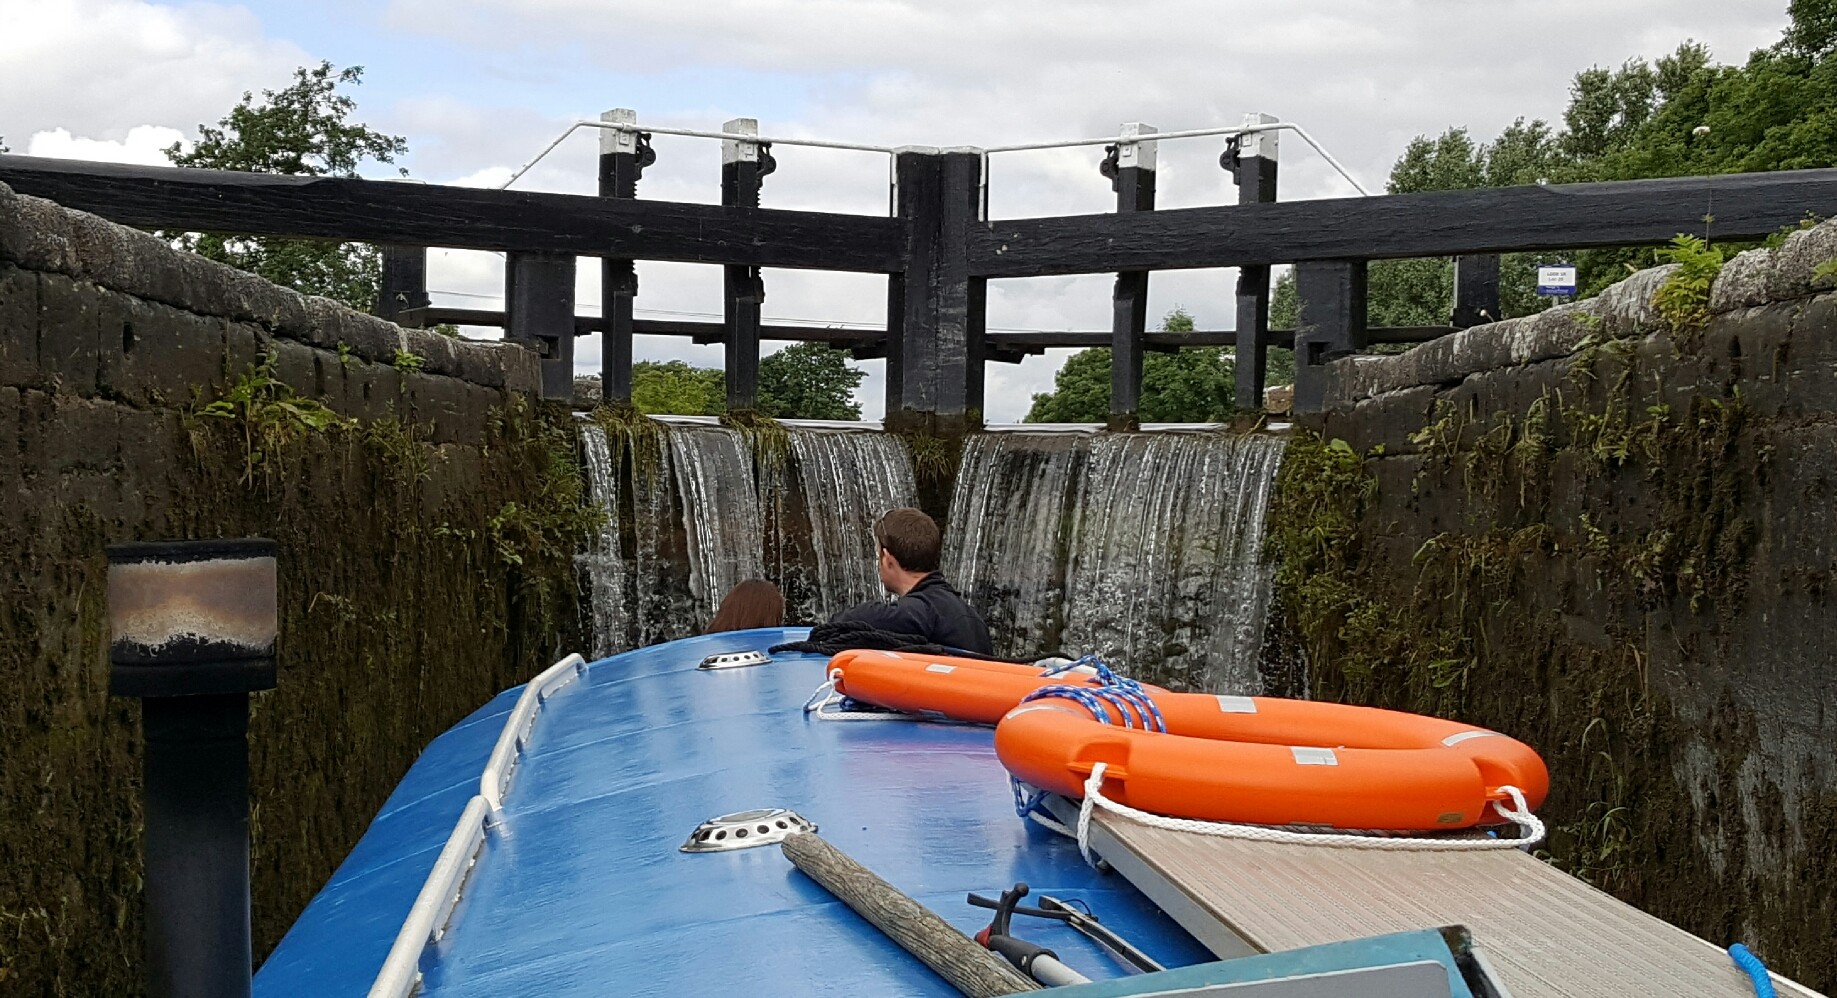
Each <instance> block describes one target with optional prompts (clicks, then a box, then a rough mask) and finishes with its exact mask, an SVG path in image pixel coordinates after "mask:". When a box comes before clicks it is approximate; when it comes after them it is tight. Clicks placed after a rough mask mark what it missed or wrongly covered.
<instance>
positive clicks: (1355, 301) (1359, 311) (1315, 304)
mask: <svg viewBox="0 0 1837 998" xmlns="http://www.w3.org/2000/svg"><path fill="white" fill-rule="evenodd" d="M1295 294H1296V296H1297V297H1298V298H1300V299H1301V319H1300V321H1299V322H1298V323H1297V325H1296V329H1295V412H1297V413H1307V412H1320V411H1321V410H1322V409H1324V408H1326V399H1327V364H1328V363H1329V362H1330V361H1332V360H1335V359H1337V358H1339V357H1344V356H1346V355H1348V354H1351V353H1353V352H1355V351H1358V350H1361V349H1363V348H1364V347H1365V261H1363V260H1308V261H1303V262H1301V263H1297V264H1295Z"/></svg>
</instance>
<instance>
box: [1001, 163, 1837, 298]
mask: <svg viewBox="0 0 1837 998" xmlns="http://www.w3.org/2000/svg"><path fill="white" fill-rule="evenodd" d="M1807 213H1810V214H1814V215H1819V216H1825V217H1829V216H1832V215H1837V170H1829V169H1826V170H1787V171H1780V172H1776V173H1747V174H1728V175H1724V176H1715V177H1683V178H1676V179H1666V180H1629V181H1616V182H1613V183H1599V184H1551V185H1543V186H1527V187H1498V188H1487V189H1478V190H1464V191H1437V192H1434V193H1427V194H1391V195H1386V196H1383V197H1372V198H1334V199H1329V200H1321V201H1288V202H1278V203H1274V204H1249V205H1232V206H1225V207H1210V208H1179V209H1163V210H1160V211H1153V212H1131V213H1127V214H1116V215H1109V214H1106V215H1071V216H1065V217H1060V218H1019V219H1004V220H1001V221H995V222H988V223H984V224H980V225H976V226H974V227H973V228H972V229H971V232H970V236H969V257H970V259H969V269H970V273H971V274H972V275H973V276H977V277H997V278H1002V277H1043V276H1049V275H1055V274H1100V273H1106V272H1111V271H1122V270H1170V269H1182V268H1197V267H1242V266H1255V265H1263V264H1277V263H1293V262H1296V261H1300V260H1325V259H1360V260H1375V259H1386V258H1400V257H1425V256H1459V255H1470V254H1482V253H1501V252H1510V251H1517V250H1537V249H1584V248H1588V247H1594V246H1636V245H1651V244H1656V243H1663V242H1668V241H1669V240H1671V239H1672V238H1673V237H1674V236H1676V235H1678V234H1679V233H1697V234H1702V233H1703V232H1704V231H1705V230H1706V229H1707V231H1708V233H1709V235H1710V237H1711V238H1714V239H1721V240H1729V239H1755V238H1760V237H1762V236H1765V235H1768V234H1769V233H1772V232H1774V231H1776V230H1778V229H1779V228H1781V227H1782V226H1785V225H1791V224H1795V223H1796V222H1797V221H1798V220H1799V219H1802V218H1804V217H1805V216H1806V214H1807ZM1706 216H1708V217H1709V218H1711V221H1710V222H1709V223H1708V224H1707V225H1706V224H1705V222H1704V218H1705V217H1706Z"/></svg>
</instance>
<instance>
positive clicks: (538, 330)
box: [504, 253, 574, 401]
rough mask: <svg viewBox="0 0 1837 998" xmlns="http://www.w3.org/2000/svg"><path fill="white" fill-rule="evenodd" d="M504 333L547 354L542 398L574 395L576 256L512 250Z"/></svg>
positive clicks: (507, 263)
mask: <svg viewBox="0 0 1837 998" xmlns="http://www.w3.org/2000/svg"><path fill="white" fill-rule="evenodd" d="M504 304H505V308H504V311H505V325H504V338H505V339H507V340H510V341H511V342H513V343H521V344H522V345H524V346H526V347H528V348H530V349H531V350H534V351H536V353H537V354H539V355H540V356H541V357H542V397H543V398H545V399H558V400H561V401H568V400H571V399H572V398H573V397H574V257H572V256H570V255H568V254H565V253H511V254H509V256H508V258H507V259H506V260H505V262H504Z"/></svg>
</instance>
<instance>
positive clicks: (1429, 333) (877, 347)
mask: <svg viewBox="0 0 1837 998" xmlns="http://www.w3.org/2000/svg"><path fill="white" fill-rule="evenodd" d="M401 318H402V319H404V320H406V322H405V323H404V324H407V325H414V324H420V325H422V326H434V325H440V324H443V323H450V324H452V325H455V326H490V327H497V328H502V327H503V325H504V313H502V312H497V311H492V310H490V309H477V308H442V307H439V306H434V307H431V308H422V309H412V310H410V311H407V312H404V313H402V315H401ZM726 328H727V327H726V326H725V325H724V324H722V323H719V322H696V321H694V320H690V319H634V320H632V331H633V332H634V333H636V334H638V335H639V336H680V337H688V338H691V339H693V340H694V341H695V342H696V343H700V344H712V343H720V342H723V336H724V335H725V330H726ZM605 331H606V320H605V318H603V317H602V316H598V315H577V316H575V317H574V335H576V336H586V335H587V334H588V333H603V332H605ZM1453 332H1457V330H1456V329H1455V327H1453V326H1377V327H1374V328H1372V329H1370V330H1368V331H1367V335H1366V338H1365V341H1366V342H1367V343H1368V344H1369V343H1426V342H1428V341H1429V340H1433V339H1436V338H1438V337H1442V336H1446V335H1448V334H1449V333H1453ZM886 335H887V334H886V330H885V329H875V328H861V327H855V328H845V327H841V326H791V325H782V324H774V323H766V324H763V325H761V326H760V327H759V338H760V339H761V340H776V341H783V342H796V343H827V344H829V345H830V346H833V347H839V348H843V349H847V350H853V351H874V352H873V353H872V354H871V355H870V356H884V350H885V347H886ZM985 339H986V341H987V343H988V349H989V356H988V359H989V360H995V361H1006V362H1010V363H1012V362H1018V361H1019V360H1020V355H1032V354H1039V353H1040V352H1042V351H1044V350H1047V349H1049V348H1053V347H1069V348H1072V349H1084V348H1086V347H1107V346H1109V345H1110V331H1109V330H1103V329H1084V330H1062V331H1051V330H1041V331H1038V332H1019V333H1014V332H1009V333H999V332H997V333H988V334H987V335H986V336H985ZM1142 339H1143V343H1144V344H1145V345H1146V346H1147V348H1148V349H1150V350H1154V351H1157V352H1160V353H1171V352H1173V351H1176V350H1186V349H1191V348H1194V347H1228V346H1232V345H1233V344H1235V343H1236V342H1237V334H1236V333H1234V332H1232V331H1231V330H1228V329H1227V330H1204V329H1202V330H1198V331H1196V332H1191V333H1167V332H1156V331H1150V332H1148V333H1145V334H1143V337H1142ZM1268 342H1269V345H1270V346H1277V347H1284V348H1287V347H1292V346H1294V344H1295V331H1294V330H1292V329H1272V330H1270V331H1269V341H1268ZM1010 357H1012V360H1009V358H1010ZM856 359H857V360H865V359H868V358H867V357H866V356H859V355H858V356H857V357H856Z"/></svg>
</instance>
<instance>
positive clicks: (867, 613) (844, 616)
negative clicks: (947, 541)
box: [830, 507, 995, 655]
mask: <svg viewBox="0 0 1837 998" xmlns="http://www.w3.org/2000/svg"><path fill="white" fill-rule="evenodd" d="M874 542H875V544H876V545H878V547H879V550H880V554H879V562H880V584H881V585H883V586H885V587H887V591H889V592H891V593H892V594H893V595H895V596H898V597H899V599H898V600H897V601H896V602H893V603H882V602H874V603H863V604H861V605H860V606H856V607H850V608H849V609H847V610H843V611H842V612H840V613H838V614H836V615H835V616H834V617H832V618H830V619H831V620H832V621H833V622H836V623H842V622H848V621H852V622H856V623H861V624H866V625H868V626H870V627H873V628H876V629H878V630H882V631H890V632H894V633H898V634H910V635H915V636H918V637H922V638H924V639H925V640H926V641H928V642H931V643H932V644H938V645H943V646H945V647H948V648H956V649H960V650H962V651H971V652H976V653H977V654H981V655H992V654H994V652H995V645H994V642H992V641H990V640H989V626H988V625H987V624H985V623H983V621H982V616H981V615H980V614H978V613H977V612H976V611H975V610H974V609H972V608H971V607H970V605H969V604H968V603H965V602H964V601H963V597H962V596H959V595H957V591H956V590H955V589H952V588H951V587H950V583H948V582H946V581H944V576H943V575H942V574H940V573H939V571H938V565H939V563H940V561H941V560H942V558H943V554H944V533H943V531H941V530H939V529H938V524H937V521H936V520H933V519H932V518H931V517H930V516H928V515H926V514H925V511H924V510H918V509H912V508H911V507H903V508H900V509H896V510H892V511H890V512H888V513H887V514H886V515H885V516H882V517H881V518H880V520H879V521H878V522H876V523H875V524H874Z"/></svg>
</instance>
